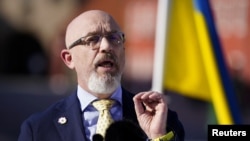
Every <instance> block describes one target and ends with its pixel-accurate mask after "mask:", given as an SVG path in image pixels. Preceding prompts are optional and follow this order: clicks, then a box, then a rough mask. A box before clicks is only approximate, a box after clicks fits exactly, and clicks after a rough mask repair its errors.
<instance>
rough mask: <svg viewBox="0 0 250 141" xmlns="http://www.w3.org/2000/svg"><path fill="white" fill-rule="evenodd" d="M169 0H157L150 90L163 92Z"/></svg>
mask: <svg viewBox="0 0 250 141" xmlns="http://www.w3.org/2000/svg"><path fill="white" fill-rule="evenodd" d="M169 5H170V0H158V5H157V17H156V18H157V19H156V33H155V49H154V61H153V62H154V64H153V76H152V88H151V89H152V90H154V91H158V92H163V78H164V77H163V74H164V61H165V57H164V55H165V49H166V39H167V30H168V29H167V27H168V22H167V21H168V17H169V7H170V6H169Z"/></svg>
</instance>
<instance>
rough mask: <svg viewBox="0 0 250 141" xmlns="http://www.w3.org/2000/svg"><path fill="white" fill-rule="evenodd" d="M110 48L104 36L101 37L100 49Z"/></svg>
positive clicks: (107, 49) (106, 49) (108, 49)
mask: <svg viewBox="0 0 250 141" xmlns="http://www.w3.org/2000/svg"><path fill="white" fill-rule="evenodd" d="M111 49H112V44H111V43H110V42H109V41H108V39H107V38H106V37H102V38H101V41H100V50H101V51H110V50H111Z"/></svg>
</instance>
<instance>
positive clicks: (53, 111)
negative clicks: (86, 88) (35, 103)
mask: <svg viewBox="0 0 250 141" xmlns="http://www.w3.org/2000/svg"><path fill="white" fill-rule="evenodd" d="M76 100H77V97H76V96H75V95H70V96H67V97H65V98H63V99H60V100H58V101H57V102H55V103H54V104H52V105H50V106H49V107H47V108H46V109H44V110H43V111H39V112H36V113H32V114H31V115H30V116H29V117H28V118H27V119H26V120H24V122H23V124H30V125H33V126H38V125H40V124H47V123H49V122H52V121H53V119H54V118H55V117H57V115H58V114H60V113H62V112H64V111H66V110H67V109H68V108H69V107H70V106H71V104H72V103H76V102H75V101H76ZM49 124H50V123H49Z"/></svg>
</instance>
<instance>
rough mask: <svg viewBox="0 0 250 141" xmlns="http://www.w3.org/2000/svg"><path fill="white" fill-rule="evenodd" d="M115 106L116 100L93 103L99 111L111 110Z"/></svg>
mask: <svg viewBox="0 0 250 141" xmlns="http://www.w3.org/2000/svg"><path fill="white" fill-rule="evenodd" d="M113 104H114V100H111V99H101V100H96V101H94V102H92V105H93V106H94V107H95V108H96V109H97V110H98V111H102V110H109V109H110V108H111V107H112V105H113Z"/></svg>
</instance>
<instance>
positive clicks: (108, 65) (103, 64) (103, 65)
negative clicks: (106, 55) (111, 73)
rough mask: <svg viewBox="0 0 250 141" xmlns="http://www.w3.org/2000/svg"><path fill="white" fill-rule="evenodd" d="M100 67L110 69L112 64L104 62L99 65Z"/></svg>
mask: <svg viewBox="0 0 250 141" xmlns="http://www.w3.org/2000/svg"><path fill="white" fill-rule="evenodd" d="M100 66H102V67H112V63H110V62H104V63H102V64H100Z"/></svg>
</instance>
